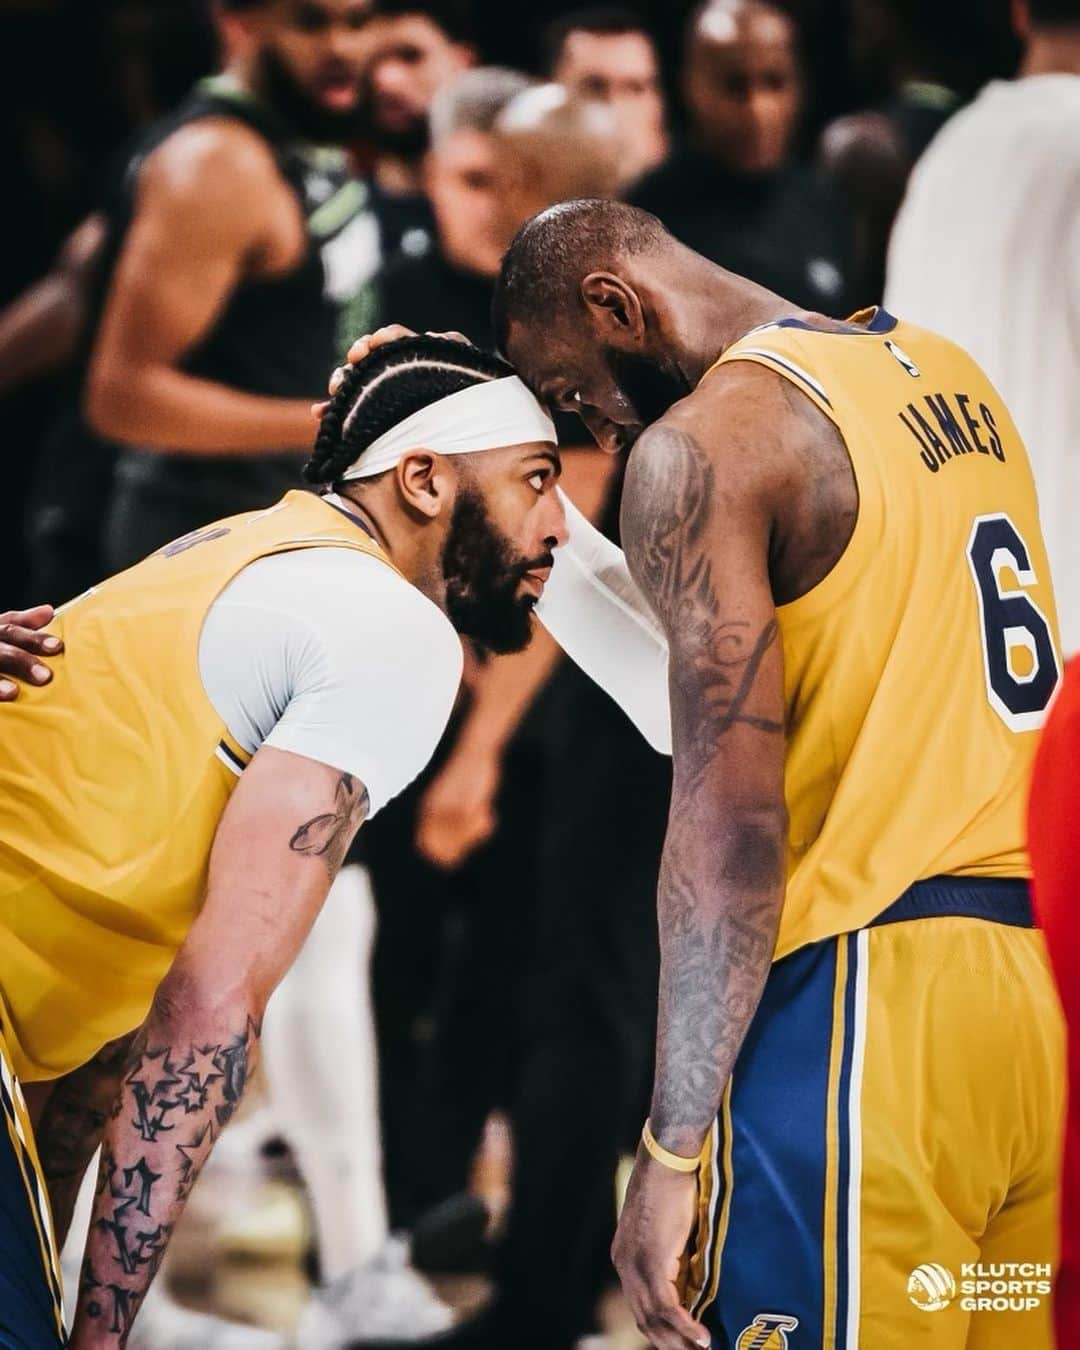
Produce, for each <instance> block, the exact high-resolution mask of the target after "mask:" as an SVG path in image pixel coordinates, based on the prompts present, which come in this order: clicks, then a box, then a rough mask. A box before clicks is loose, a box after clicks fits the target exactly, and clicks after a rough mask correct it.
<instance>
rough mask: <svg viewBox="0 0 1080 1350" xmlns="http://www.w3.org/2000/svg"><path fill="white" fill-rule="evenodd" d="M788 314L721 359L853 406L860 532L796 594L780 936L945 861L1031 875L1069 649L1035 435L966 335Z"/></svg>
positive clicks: (787, 943) (855, 907)
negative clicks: (1038, 770) (1035, 786)
mask: <svg viewBox="0 0 1080 1350" xmlns="http://www.w3.org/2000/svg"><path fill="white" fill-rule="evenodd" d="M854 317H855V320H857V321H861V322H866V323H867V324H868V327H866V328H855V327H849V328H846V329H845V330H843V331H837V332H821V331H818V330H816V329H813V328H810V327H808V326H806V325H805V324H802V323H800V322H799V321H797V320H784V321H782V322H781V323H779V324H770V325H766V326H764V327H763V328H759V329H756V330H754V331H753V332H751V333H748V334H746V335H745V336H744V337H743V338H741V339H740V340H739V341H738V342H736V343H735V344H734V345H733V346H732V347H730V348H729V349H728V350H727V351H726V352H725V353H724V355H723V356H722V357H721V359H720V361H719V362H718V364H719V365H723V364H725V363H727V362H729V361H754V362H757V363H759V364H761V365H763V366H766V367H767V368H768V369H770V370H774V371H777V372H778V373H779V374H780V375H782V376H783V377H784V378H786V379H788V380H790V381H791V382H792V384H794V385H795V386H796V388H798V389H799V390H801V392H802V393H804V394H805V395H806V396H807V397H808V398H809V399H811V400H812V402H813V403H815V404H816V405H817V407H818V408H820V409H821V411H822V412H823V413H825V415H826V416H827V417H829V418H830V419H831V420H832V421H833V422H834V423H835V424H836V426H837V428H838V430H839V431H840V434H841V435H842V436H843V438H844V442H845V444H846V446H847V449H848V453H849V455H850V456H851V463H852V466H853V468H854V472H855V478H856V480H857V484H858V492H859V513H858V520H857V523H856V525H855V530H854V533H853V535H852V537H851V540H850V542H849V544H848V546H847V548H846V550H845V551H844V554H843V556H842V557H841V558H840V560H839V562H838V563H837V564H836V566H835V567H834V568H833V570H832V571H831V572H830V573H829V575H828V576H827V577H826V578H825V579H824V580H823V581H822V582H821V583H820V584H819V585H818V586H816V587H814V589H813V590H811V591H810V592H809V593H808V594H807V595H805V596H803V597H802V598H801V599H799V600H796V601H795V602H794V603H792V604H789V605H783V606H781V607H780V608H779V610H778V611H777V618H778V622H779V625H780V632H781V637H782V642H783V651H784V667H785V696H786V715H787V734H788V753H787V767H786V779H785V790H786V796H787V805H788V810H789V813H790V827H789V854H788V885H787V895H786V900H785V905H784V912H783V918H782V921H781V927H780V935H779V941H778V945H777V950H776V955H777V957H781V956H784V955H786V954H787V953H788V952H790V951H792V950H794V949H795V948H797V947H800V946H802V945H803V944H805V943H808V942H815V941H818V940H819V939H821V938H825V937H829V936H832V935H835V934H837V933H842V932H847V931H850V930H852V929H855V928H859V927H861V926H863V925H864V924H866V923H868V922H869V921H870V920H871V919H872V918H874V916H875V915H877V914H878V913H880V912H881V911H882V910H883V909H885V907H886V906H887V905H889V904H891V903H892V902H893V901H894V900H895V899H897V897H898V896H899V895H900V894H901V892H903V891H904V890H905V889H906V888H907V886H909V885H910V884H911V883H912V882H913V881H916V880H920V879H922V878H925V877H930V876H935V875H940V874H952V875H957V876H995V877H1017V876H1019V877H1024V876H1027V875H1029V871H1028V860H1027V852H1026V848H1025V843H1024V840H1025V831H1024V801H1025V795H1026V788H1027V780H1028V773H1029V769H1030V764H1031V758H1032V754H1033V752H1034V749H1035V741H1036V733H1037V731H1038V728H1039V727H1040V726H1041V724H1042V719H1043V715H1044V712H1045V709H1046V706H1047V704H1048V703H1049V701H1050V698H1051V696H1052V694H1053V692H1054V689H1055V688H1056V686H1057V683H1058V680H1059V678H1060V670H1061V659H1060V654H1059V645H1058V630H1057V617H1056V613H1055V609H1054V597H1053V591H1052V588H1051V585H1050V572H1049V567H1048V564H1047V560H1046V552H1045V549H1044V546H1043V539H1042V531H1041V529H1040V525H1039V508H1038V502H1037V500H1036V495H1035V485H1034V482H1033V480H1032V475H1031V468H1030V466H1029V463H1028V457H1027V452H1026V451H1025V449H1024V445H1023V442H1022V441H1021V439H1020V436H1019V434H1018V433H1017V430H1016V427H1015V426H1014V425H1013V421H1012V418H1011V417H1010V416H1009V413H1008V410H1007V409H1006V407H1005V405H1004V403H1003V402H1002V400H1001V397H1000V396H999V395H998V393H997V391H996V390H995V389H994V388H993V386H992V385H991V383H990V381H989V380H988V379H987V377H986V376H985V375H984V374H983V373H982V371H981V370H980V369H979V367H978V366H977V365H976V364H975V362H974V361H973V360H972V359H971V357H970V356H968V355H967V353H966V352H964V351H963V350H961V348H959V347H957V346H955V345H954V344H953V343H951V342H948V341H947V340H946V339H944V338H942V337H939V336H937V335H936V334H934V333H930V332H926V331H924V330H922V329H919V328H915V327H912V326H911V325H909V324H906V323H902V322H897V321H896V320H895V319H893V318H892V316H890V315H888V314H886V313H885V312H884V311H883V310H877V311H865V312H863V313H860V314H858V315H856V316H854Z"/></svg>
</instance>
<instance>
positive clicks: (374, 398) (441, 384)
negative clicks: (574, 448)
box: [304, 336, 514, 484]
mask: <svg viewBox="0 0 1080 1350" xmlns="http://www.w3.org/2000/svg"><path fill="white" fill-rule="evenodd" d="M513 373H514V372H513V369H512V368H511V367H510V366H508V365H507V364H506V362H505V361H502V360H500V359H499V357H497V356H491V355H490V354H489V353H488V352H484V351H481V350H480V348H479V347H473V346H472V345H471V344H469V343H466V342H456V341H454V340H453V339H452V338H440V337H429V336H422V337H407V338H400V339H398V341H396V342H388V343H387V344H386V345H385V346H383V347H377V348H376V349H375V350H374V351H373V352H372V353H371V355H370V356H366V357H365V358H364V359H363V360H362V361H359V362H357V364H356V365H355V366H349V367H348V368H347V369H346V371H345V378H344V379H343V380H342V383H341V388H340V389H339V390H338V391H337V393H336V394H335V395H334V397H333V398H332V399H331V400H330V404H329V406H328V407H327V409H326V411H325V412H324V413H323V415H322V421H321V422H320V423H319V434H318V435H317V436H316V438H315V448H314V450H313V451H312V455H311V458H310V459H309V460H308V462H307V463H306V464H305V465H304V477H305V479H306V480H307V481H308V482H309V483H329V484H334V483H337V482H338V480H339V479H340V478H341V475H342V474H343V473H344V472H345V470H346V469H348V468H349V467H350V465H352V464H355V463H356V461H357V460H358V459H359V458H360V455H361V454H362V453H363V452H364V451H365V450H366V449H367V448H368V446H369V445H371V444H372V442H373V441H375V440H377V439H378V437H379V436H381V435H382V434H383V433H384V432H386V431H389V430H390V428H391V427H394V426H397V424H398V423H399V422H402V421H404V420H405V418H406V417H411V416H412V414H413V413H415V412H419V411H420V409H421V408H426V407H428V405H429V404H432V403H437V402H438V401H439V399H441V398H447V397H449V395H450V394H457V393H459V392H460V391H461V390H462V389H469V388H471V387H472V386H473V385H476V384H486V383H487V382H488V381H489V380H501V379H503V378H505V377H506V376H507V375H513Z"/></svg>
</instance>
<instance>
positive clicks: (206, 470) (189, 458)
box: [49, 0, 378, 600]
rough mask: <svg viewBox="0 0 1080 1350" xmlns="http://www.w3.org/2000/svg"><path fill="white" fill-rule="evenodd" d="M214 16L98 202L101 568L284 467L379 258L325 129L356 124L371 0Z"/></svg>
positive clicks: (240, 2) (270, 498)
mask: <svg viewBox="0 0 1080 1350" xmlns="http://www.w3.org/2000/svg"><path fill="white" fill-rule="evenodd" d="M220 19H221V24H222V28H223V30H224V45H225V50H226V52H227V62H226V67H225V70H224V73H223V74H221V75H220V76H217V77H215V78H213V79H210V80H207V81H204V82H203V83H201V84H200V85H199V86H197V87H196V89H195V90H194V92H193V93H192V94H191V96H190V97H189V98H188V99H187V101H186V102H185V103H184V104H183V105H182V106H181V107H180V108H179V109H178V110H177V112H176V113H175V114H174V115H173V116H171V117H170V118H167V119H166V120H164V121H163V122H161V123H159V124H158V125H156V126H155V127H154V128H153V129H152V130H151V131H150V132H149V133H148V134H147V136H146V137H145V138H144V140H143V141H142V142H141V143H140V144H139V146H138V147H137V148H136V151H135V153H134V154H133V155H132V157H131V159H130V160H129V163H128V166H127V170H126V172H125V174H124V176H123V181H122V183H121V185H120V187H119V190H118V192H117V193H116V196H115V199H114V200H113V202H112V203H111V206H110V210H109V217H110V219H109V238H108V242H107V246H106V254H107V256H106V261H105V267H104V278H105V281H104V292H103V311H102V316H101V321H100V325H99V326H98V329H97V334H96V340H95V342H94V346H93V350H92V353H91V356H90V361H89V368H88V373H87V380H86V389H85V412H86V416H87V418H88V420H89V423H90V425H91V427H92V429H93V430H94V431H95V432H96V433H97V434H98V435H100V436H102V437H104V438H106V439H108V440H111V441H115V442H118V443H120V444H121V445H123V446H124V447H125V450H124V453H123V454H122V455H121V458H120V461H119V465H118V469H117V481H116V489H115V495H114V499H113V502H112V511H111V517H110V519H109V521H108V540H107V542H108V554H109V556H108V563H109V566H110V567H111V568H112V569H116V568H119V567H123V566H126V565H128V564H130V563H132V562H134V561H135V560H137V559H138V558H141V557H143V556H144V555H145V554H147V553H149V552H150V551H151V550H152V549H154V548H157V547H159V546H160V545H161V544H163V543H165V542H166V541H167V540H169V539H171V538H175V537H176V536H177V535H179V534H183V533H185V532H186V531H188V530H191V529H194V528H196V527H197V526H199V525H202V524H205V523H206V521H207V520H210V519H212V518H213V517H214V516H218V515H221V514H222V513H223V512H225V513H226V514H227V513H230V512H234V511H245V510H249V509H253V508H255V507H259V506H268V505H270V504H271V503H272V502H274V501H276V500H277V499H278V498H279V497H280V496H281V493H282V492H283V491H284V490H285V489H286V488H288V487H290V486H292V485H293V484H295V483H296V482H298V481H299V469H300V464H301V462H302V461H301V459H300V457H299V454H300V451H302V449H303V447H304V446H305V444H306V443H307V439H308V417H309V408H310V403H311V399H312V397H313V396H314V395H315V394H316V393H317V392H318V390H319V388H320V386H321V384H322V379H323V373H324V372H325V370H326V369H327V368H328V367H329V366H330V365H332V364H333V359H332V358H333V355H334V354H335V352H336V351H338V350H340V346H339V342H338V339H339V332H340V331H342V330H343V327H347V328H348V329H349V330H350V331H355V325H356V322H357V315H356V314H355V313H350V305H351V303H352V302H353V301H354V300H355V298H356V297H357V295H358V294H359V293H360V292H361V289H362V286H363V283H364V282H365V281H366V280H367V278H368V276H369V275H370V274H371V273H372V272H373V271H374V269H375V267H376V265H377V262H378V246H377V240H376V231H375V224H374V221H373V219H372V217H371V215H370V213H369V212H367V211H366V208H365V204H364V192H363V189H362V187H361V186H360V185H359V184H357V183H356V182H354V181H351V179H350V178H349V177H348V175H347V172H346V161H345V157H344V154H343V152H340V151H336V150H328V149H326V148H325V147H326V146H327V145H329V144H333V143H340V142H343V141H345V140H347V139H349V138H351V136H352V135H353V134H354V132H355V128H356V122H357V115H358V114H357V108H358V104H359V98H360V77H361V69H362V62H363V58H364V55H365V53H366V51H367V48H368V37H367V33H366V28H367V25H368V23H369V19H370V4H369V0H223V4H222V6H221V15H220ZM55 472H56V473H57V475H58V476H60V477H62V476H63V474H64V472H65V467H64V465H63V464H60V465H59V466H57V469H56V470H55ZM49 598H50V599H55V600H59V599H64V598H65V597H63V596H50V597H49Z"/></svg>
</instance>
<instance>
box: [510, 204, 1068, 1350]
mask: <svg viewBox="0 0 1080 1350" xmlns="http://www.w3.org/2000/svg"><path fill="white" fill-rule="evenodd" d="M496 322H497V327H498V330H499V337H500V345H501V347H502V349H503V350H504V351H505V352H506V354H507V355H508V356H509V357H510V359H511V360H512V361H513V363H514V364H515V366H516V367H517V369H518V371H519V373H520V374H521V376H522V378H523V379H524V380H525V381H526V383H528V384H529V385H530V387H531V388H532V389H533V391H534V392H535V393H537V394H538V395H539V396H540V397H541V398H542V399H544V400H545V401H546V402H548V403H549V404H550V405H551V406H555V407H560V408H576V409H578V410H579V411H580V414H581V416H582V418H583V419H584V420H585V422H586V424H587V425H588V426H589V428H590V430H591V431H592V433H593V435H594V437H595V438H596V439H597V441H598V442H599V443H600V444H601V445H602V446H605V447H606V448H608V449H609V450H611V451H612V452H619V451H626V450H629V451H630V454H629V459H628V461H627V468H626V479H625V484H624V489H623V501H622V513H621V527H622V529H621V538H622V542H623V546H624V548H625V550H626V563H627V565H628V567H629V569H630V572H631V574H632V576H633V579H634V580H635V582H636V583H637V585H638V586H639V587H640V591H641V593H642V595H643V596H644V598H645V599H646V600H647V602H648V605H649V607H650V608H651V611H652V613H653V614H654V615H655V618H656V620H657V622H658V623H659V625H660V627H661V629H662V630H663V633H664V635H665V637H666V652H667V657H668V672H667V679H666V680H663V681H658V689H657V697H658V698H659V699H660V700H661V704H663V703H666V704H667V705H668V706H669V709H670V715H671V745H672V758H673V769H674V786H673V789H672V799H671V812H670V816H669V822H668V832H667V837H666V841H665V845H664V857H663V862H662V865H661V872H660V884H659V890H658V917H659V933H660V953H661V959H660V994H659V1006H658V1028H657V1042H656V1069H655V1080H654V1086H653V1096H652V1109H651V1113H650V1119H649V1120H648V1121H647V1122H646V1125H645V1127H644V1129H643V1131H642V1138H641V1145H640V1148H639V1151H638V1157H637V1162H636V1166H635V1169H634V1174H633V1177H632V1179H631V1182H630V1185H629V1188H628V1191H627V1198H626V1202H625V1204H624V1207H623V1211H622V1215H621V1218H620V1223H619V1232H618V1236H617V1238H616V1242H615V1247H614V1257H615V1264H616V1267H617V1268H618V1270H619V1273H620V1276H621V1277H622V1281H623V1287H624V1289H625V1291H626V1293H627V1295H628V1297H629V1300H630V1303H631V1306H632V1308H633V1310H634V1313H635V1315H636V1318H637V1321H638V1325H639V1326H640V1327H641V1328H642V1330H644V1331H645V1332H646V1334H647V1335H648V1337H649V1340H650V1342H651V1343H652V1345H653V1346H654V1347H656V1350H690V1347H693V1346H698V1347H705V1350H709V1347H712V1350H722V1348H727V1347H731V1346H733V1345H734V1346H737V1347H739V1350H750V1347H751V1346H758V1347H765V1346H768V1347H770V1348H771V1350H780V1347H783V1346H786V1345H789V1344H790V1345H791V1346H792V1347H793V1348H794V1347H803V1346H806V1347H811V1346H818V1347H822V1346H829V1347H837V1348H839V1347H843V1348H844V1350H855V1347H866V1350H871V1348H872V1350H910V1347H911V1346H913V1345H915V1344H918V1345H926V1346H933V1347H934V1350H961V1348H963V1350H973V1348H974V1347H976V1346H977V1347H978V1348H979V1350H999V1348H1000V1350H1016V1347H1019V1346H1023V1347H1024V1350H1048V1347H1049V1346H1050V1345H1051V1344H1052V1332H1051V1325H1050V1307H1049V1295H1050V1273H1051V1269H1052V1266H1053V1264H1054V1262H1055V1260H1056V1252H1057V1231H1056V1230H1057V1204H1058V1189H1059V1171H1060V1143H1061V1139H1060V1130H1061V1116H1062V1107H1063V1100H1062V1099H1063V1080H1064V1055H1063V1028H1062V1022H1061V1013H1060V1009H1059V1007H1058V1003H1057V998H1056V994H1055V991H1054V987H1053V982H1052V979H1051V975H1050V971H1049V968H1048V961H1047V956H1046V949H1045V943H1044V941H1043V938H1042V934H1041V933H1039V932H1038V931H1037V930H1036V929H1035V927H1034V921H1033V917H1032V910H1031V902H1030V897H1029V894H1028V878H1029V876H1030V866H1029V861H1028V856H1027V850H1026V829H1025V810H1026V801H1025V798H1026V793H1027V784H1028V777H1029V773H1030V770H1031V764H1032V759H1033V756H1034V751H1035V745H1036V740H1037V734H1038V731H1039V728H1040V726H1041V724H1042V720H1043V717H1044V715H1045V712H1046V709H1047V707H1048V706H1049V704H1050V701H1051V699H1052V697H1053V695H1054V691H1055V689H1056V687H1057V685H1058V682H1059V680H1060V676H1061V657H1060V644H1059V641H1058V634H1057V626H1056V618H1055V610H1054V595H1053V588H1052V586H1051V584H1050V579H1049V575H1048V573H1049V568H1048V564H1047V560H1046V549H1045V545H1044V543H1043V539H1042V531H1041V527H1040V522H1039V508H1038V501H1037V498H1036V493H1035V485H1034V481H1033V479H1032V475H1031V468H1030V464H1029V462H1028V458H1027V454H1026V451H1025V449H1024V444H1023V441H1022V440H1021V437H1020V435H1019V433H1018V431H1017V429H1016V427H1015V425H1014V423H1013V421H1012V419H1011V417H1010V415H1009V412H1008V409H1007V407H1006V406H1005V404H1004V402H1003V401H1002V399H1001V396H1000V395H999V394H998V393H997V391H996V390H995V389H994V388H993V386H992V385H991V384H990V381H989V379H988V378H987V376H986V375H985V374H983V372H982V371H981V370H980V369H979V367H978V366H977V365H976V363H975V362H974V360H973V359H972V358H971V357H970V356H968V355H967V353H966V352H964V351H963V350H962V349H961V348H959V347H957V346H955V345H954V344H953V343H951V342H949V341H948V340H946V339H945V338H942V337H939V336H938V335H937V334H934V333H931V332H928V331H926V330H923V329H919V328H916V327H914V326H913V325H911V324H908V323H905V322H904V321H903V320H900V319H897V318H894V317H893V316H892V315H890V314H887V313H886V312H885V311H883V310H880V309H873V310H864V311H861V312H860V313H857V314H855V315H853V316H851V318H850V319H848V320H846V321H844V322H836V321H833V320H829V319H826V318H823V317H822V316H821V315H820V314H813V313H809V312H807V311H805V310H799V308H798V307H797V306H796V305H794V304H792V303H791V301H790V300H788V299H787V298H785V297H782V296H779V295H776V294H774V293H772V292H770V291H767V290H765V289H763V288H762V287H760V286H755V285H753V284H752V283H751V282H748V281H747V280H746V279H745V278H743V277H738V276H734V275H732V274H731V273H730V272H725V271H724V270H723V269H721V268H718V267H715V266H714V265H712V264H710V263H709V262H708V261H707V260H706V259H704V258H702V257H701V256H699V255H697V254H694V253H693V252H692V251H691V250H689V249H687V248H686V247H685V246H684V245H682V244H680V243H678V241H676V240H675V239H673V238H672V236H671V235H670V234H669V233H668V232H667V231H666V230H665V229H664V227H663V225H662V224H661V222H660V221H659V220H657V219H656V218H655V217H652V216H649V215H646V214H645V213H644V212H641V211H636V210H634V209H633V208H631V207H626V206H624V205H622V204H620V203H612V202H567V203H563V204H562V205H560V206H557V207H554V208H552V209H551V210H550V211H546V212H544V214H543V215H541V216H539V217H537V218H536V219H534V220H532V221H530V222H529V224H528V225H526V226H525V228H524V229H523V230H522V231H521V232H520V233H519V234H518V236H517V238H516V239H515V240H514V242H513V244H512V245H511V247H510V250H509V251H508V253H507V256H506V258H505V259H504V261H503V266H502V271H501V273H500V278H499V284H498V288H497V291H496ZM571 541H573V532H571ZM556 571H557V569H556ZM541 617H542V615H541ZM560 641H564V639H562V638H560ZM567 650H571V651H572V648H571V647H570V646H569V645H567ZM642 678H644V672H642ZM576 1142H577V1141H576V1140H575V1138H574V1137H573V1135H572V1134H571V1136H570V1137H569V1138H568V1140H567V1144H566V1147H567V1149H568V1150H570V1149H573V1148H574V1146H575V1144H576ZM692 1231H693V1232H695V1234H696V1237H695V1241H694V1244H693V1258H692V1260H691V1261H690V1262H689V1264H688V1266H684V1265H683V1262H682V1258H683V1256H684V1254H685V1253H686V1250H687V1244H688V1239H689V1238H690V1235H691V1232H692ZM1003 1266H1004V1267H1005V1268H1006V1270H1007V1274H1006V1277H1005V1278H1006V1280H1009V1279H1011V1280H1013V1281H1015V1283H1016V1285H1017V1287H1013V1286H1012V1285H1011V1284H1010V1285H1009V1286H1008V1287H1007V1288H1006V1289H1004V1290H998V1291H994V1290H993V1287H992V1286H991V1288H986V1287H985V1282H986V1281H992V1280H994V1279H996V1278H1001V1276H1000V1274H995V1273H994V1272H1000V1270H1001V1268H1002V1267H1003ZM980 1280H981V1281H983V1282H984V1284H983V1287H979V1281H980ZM991 1292H997V1293H1000V1294H1004V1295H1012V1296H1013V1297H1012V1298H1008V1297H1006V1298H1004V1299H1001V1300H1000V1301H999V1300H995V1299H993V1298H989V1297H986V1296H987V1295H989V1294H990V1293H991ZM979 1295H982V1296H983V1297H982V1298H980V1297H979Z"/></svg>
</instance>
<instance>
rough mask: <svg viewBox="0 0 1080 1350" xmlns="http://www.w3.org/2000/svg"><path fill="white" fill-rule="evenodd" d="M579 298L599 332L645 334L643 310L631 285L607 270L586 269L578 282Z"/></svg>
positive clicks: (632, 336)
mask: <svg viewBox="0 0 1080 1350" xmlns="http://www.w3.org/2000/svg"><path fill="white" fill-rule="evenodd" d="M581 298H582V299H583V300H584V301H585V304H586V305H587V306H588V308H589V311H590V314H591V317H592V320H593V323H595V324H596V325H597V327H598V328H599V329H600V331H601V332H605V333H609V334H612V335H617V336H618V337H620V338H623V339H626V338H628V337H630V338H636V339H638V340H639V341H640V340H641V339H642V338H643V337H644V336H645V311H644V309H643V308H642V304H641V299H640V297H639V296H638V293H637V291H635V290H634V288H633V287H632V286H628V285H627V284H626V282H625V281H623V280H622V278H621V277H617V276H614V275H613V274H612V273H611V272H590V273H589V275H588V276H587V277H586V278H585V280H584V281H583V282H582V283H581Z"/></svg>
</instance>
